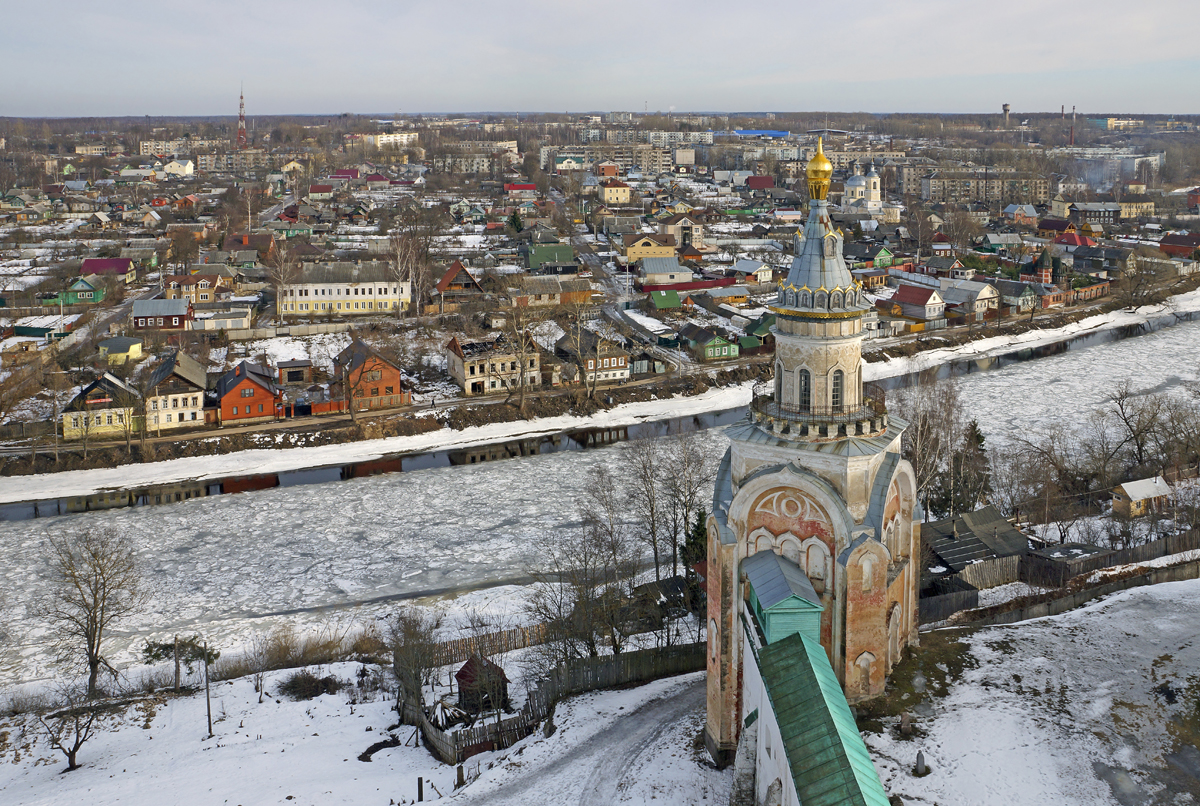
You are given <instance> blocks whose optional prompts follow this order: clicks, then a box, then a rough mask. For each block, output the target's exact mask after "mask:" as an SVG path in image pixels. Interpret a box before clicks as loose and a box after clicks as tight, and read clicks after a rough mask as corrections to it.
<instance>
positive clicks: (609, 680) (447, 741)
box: [398, 642, 708, 764]
mask: <svg viewBox="0 0 1200 806" xmlns="http://www.w3.org/2000/svg"><path fill="white" fill-rule="evenodd" d="M707 648H708V644H707V643H706V642H700V643H694V644H681V645H679V646H674V647H666V648H663V649H642V650H638V651H636V652H622V653H621V654H620V655H613V656H611V657H604V658H582V659H579V660H575V661H571V662H569V663H567V664H566V665H563V666H558V667H556V668H555V669H554V670H553V671H551V672H550V673H549V674H548V675H547V676H546V677H544V678H543V679H542V680H540V681H539V682H538V684H537V686H535V687H534V688H533V689H532V690H531V691H530V692H529V696H528V697H527V698H526V700H525V705H524V706H523V707H522V708H521V710H520V711H518V712H517V713H516V714H515V715H513V716H510V717H507V718H505V719H501V720H499V721H497V722H489V723H485V724H479V725H475V726H473V727H470V728H466V729H461V730H457V731H443V730H441V729H439V728H437V727H436V726H434V725H433V724H432V723H430V722H429V718H428V716H427V715H426V714H425V710H424V709H423V708H422V707H421V706H420V705H419V704H417V703H411V702H401V703H400V705H399V706H398V710H399V712H400V717H401V720H402V721H403V722H404V723H406V724H409V725H416V726H419V727H420V729H421V733H422V734H423V735H424V736H425V741H426V743H427V744H428V745H429V748H430V749H431V750H432V751H433V753H434V755H436V756H437V757H438V758H440V759H441V760H442V761H444V762H446V763H447V764H457V763H459V762H461V761H464V760H466V759H468V758H470V757H471V756H473V755H475V754H476V753H482V752H486V751H488V750H497V749H502V748H505V747H511V746H512V745H514V744H515V743H517V742H518V741H520V740H521V739H523V738H525V737H526V736H528V735H529V734H530V733H532V732H533V731H534V729H535V728H536V727H537V725H538V723H540V722H541V721H542V720H543V719H545V718H546V717H547V716H548V715H549V714H550V710H551V709H552V708H553V707H554V704H555V703H556V702H558V701H559V700H561V699H562V698H564V697H568V696H570V695H572V694H579V693H581V692H584V691H595V690H596V689H602V688H612V687H614V686H622V685H627V684H629V683H643V682H647V681H650V680H655V679H658V678H660V677H670V676H671V675H677V674H685V673H687V672H698V671H700V670H702V669H704V668H705V667H706V665H707V654H706V653H707Z"/></svg>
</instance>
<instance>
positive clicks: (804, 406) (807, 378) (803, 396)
mask: <svg viewBox="0 0 1200 806" xmlns="http://www.w3.org/2000/svg"><path fill="white" fill-rule="evenodd" d="M799 392H800V396H799V399H798V400H797V404H798V405H799V407H800V410H801V411H808V410H809V408H811V407H812V375H810V374H809V372H808V370H806V369H802V370H800V389H799Z"/></svg>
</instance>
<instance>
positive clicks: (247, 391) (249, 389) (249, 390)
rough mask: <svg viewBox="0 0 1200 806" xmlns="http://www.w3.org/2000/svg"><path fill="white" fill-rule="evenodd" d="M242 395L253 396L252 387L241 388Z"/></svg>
mask: <svg viewBox="0 0 1200 806" xmlns="http://www.w3.org/2000/svg"><path fill="white" fill-rule="evenodd" d="M242 397H254V388H253V387H250V386H247V387H246V388H245V389H243V390H242Z"/></svg>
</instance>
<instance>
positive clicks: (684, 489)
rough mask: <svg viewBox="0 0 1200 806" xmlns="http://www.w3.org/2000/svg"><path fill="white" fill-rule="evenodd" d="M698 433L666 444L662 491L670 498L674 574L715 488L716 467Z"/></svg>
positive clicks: (668, 504) (673, 439)
mask: <svg viewBox="0 0 1200 806" xmlns="http://www.w3.org/2000/svg"><path fill="white" fill-rule="evenodd" d="M700 445H701V441H700V439H699V438H698V437H697V435H696V432H695V431H688V432H685V433H682V434H677V435H675V436H673V437H670V438H669V439H667V440H666V442H665V443H664V457H663V470H662V483H663V490H664V493H665V495H666V499H667V539H668V541H669V542H670V546H671V575H672V576H675V575H676V574H678V573H679V555H680V548H681V546H682V543H683V541H686V539H687V534H688V530H689V529H690V528H691V525H692V521H693V520H694V519H695V516H696V513H697V512H698V511H699V510H700V508H701V507H702V506H703V503H704V500H705V495H706V494H707V493H708V491H709V490H711V489H712V481H713V475H714V473H715V470H716V468H715V467H714V466H713V464H712V463H711V462H710V461H709V460H708V457H706V456H705V455H704V451H703V450H702V449H701V447H700Z"/></svg>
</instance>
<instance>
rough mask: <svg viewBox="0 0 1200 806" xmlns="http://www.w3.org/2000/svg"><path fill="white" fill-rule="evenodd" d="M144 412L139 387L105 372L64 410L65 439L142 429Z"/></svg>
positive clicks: (109, 435)
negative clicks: (142, 413) (137, 388)
mask: <svg viewBox="0 0 1200 806" xmlns="http://www.w3.org/2000/svg"><path fill="white" fill-rule="evenodd" d="M141 411H142V397H141V395H139V394H138V393H137V390H136V389H134V388H133V387H131V386H129V385H127V384H126V383H125V382H123V381H122V380H121V379H120V378H117V377H116V376H114V375H111V374H109V373H107V372H106V373H104V374H103V375H101V376H100V377H99V378H97V379H96V380H94V381H92V383H91V384H90V385H88V386H86V387H85V388H84V389H83V391H81V392H80V393H79V394H78V395H76V396H75V399H74V400H72V401H71V402H70V403H68V404H67V407H66V409H64V410H63V413H62V431H63V439H78V440H85V439H95V438H104V437H117V436H124V435H125V434H126V433H127V432H133V431H140V430H141V428H142V421H143V420H144V417H143V416H142V415H141V414H140V412H141Z"/></svg>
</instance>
